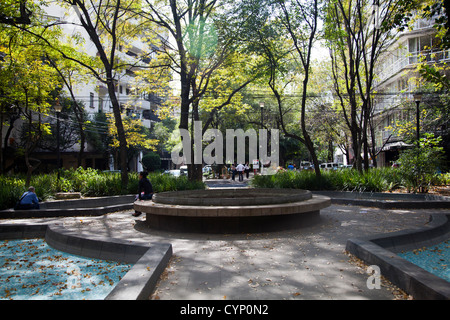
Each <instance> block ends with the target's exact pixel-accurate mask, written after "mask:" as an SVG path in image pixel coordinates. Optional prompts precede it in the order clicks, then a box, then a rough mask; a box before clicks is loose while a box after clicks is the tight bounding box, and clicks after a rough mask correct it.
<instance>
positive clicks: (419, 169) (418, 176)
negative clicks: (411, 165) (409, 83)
mask: <svg viewBox="0 0 450 320" xmlns="http://www.w3.org/2000/svg"><path fill="white" fill-rule="evenodd" d="M414 101H415V102H416V135H417V137H416V139H417V160H416V162H417V163H416V165H417V186H418V188H419V192H420V191H421V190H422V187H421V183H420V181H421V171H422V170H421V168H420V109H419V106H420V102H421V101H422V95H421V94H420V93H416V94H414Z"/></svg>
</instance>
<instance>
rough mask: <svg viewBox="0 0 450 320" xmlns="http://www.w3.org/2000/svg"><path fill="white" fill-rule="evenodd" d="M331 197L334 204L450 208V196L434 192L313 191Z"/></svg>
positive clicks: (386, 207)
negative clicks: (434, 193)
mask: <svg viewBox="0 0 450 320" xmlns="http://www.w3.org/2000/svg"><path fill="white" fill-rule="evenodd" d="M313 193H314V194H320V195H324V196H327V197H330V198H331V202H332V203H333V204H344V205H356V206H365V207H377V208H382V209H431V208H434V209H449V208H450V197H445V196H438V195H433V194H413V193H411V194H410V193H383V192H350V191H313Z"/></svg>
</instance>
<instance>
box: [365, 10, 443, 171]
mask: <svg viewBox="0 0 450 320" xmlns="http://www.w3.org/2000/svg"><path fill="white" fill-rule="evenodd" d="M434 23H435V19H433V18H432V19H428V20H426V19H419V20H417V21H415V22H414V24H413V26H412V28H411V29H410V30H406V31H403V32H401V33H399V34H398V35H397V36H396V37H395V39H393V41H392V42H391V44H390V45H389V47H388V48H387V50H386V52H385V53H384V54H383V55H382V56H381V57H380V59H379V63H378V66H377V69H376V72H375V74H376V82H375V86H374V92H376V94H375V98H374V100H373V102H374V114H373V126H374V132H375V141H376V148H375V149H376V152H377V153H378V156H377V165H378V166H390V165H392V164H393V162H395V160H396V159H397V157H398V154H399V151H400V150H402V149H404V148H407V147H408V145H407V144H406V143H405V142H404V141H402V137H400V136H398V135H396V133H395V131H393V130H391V129H390V127H392V126H394V125H395V124H396V123H397V121H404V120H410V121H415V119H416V111H417V110H416V107H417V104H416V103H415V100H414V93H415V92H418V91H420V89H419V88H418V86H417V82H416V81H415V80H416V78H417V77H418V74H417V72H416V71H415V70H416V67H417V64H418V63H419V62H420V61H424V60H425V61H427V62H429V63H443V62H449V61H450V50H442V49H441V48H440V46H439V44H440V42H439V39H436V37H435V36H436V30H435V29H434V28H433V25H434Z"/></svg>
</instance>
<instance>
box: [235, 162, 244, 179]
mask: <svg viewBox="0 0 450 320" xmlns="http://www.w3.org/2000/svg"><path fill="white" fill-rule="evenodd" d="M236 170H237V172H238V175H239V181H244V165H243V164H242V163H239V164H238V165H237V167H236Z"/></svg>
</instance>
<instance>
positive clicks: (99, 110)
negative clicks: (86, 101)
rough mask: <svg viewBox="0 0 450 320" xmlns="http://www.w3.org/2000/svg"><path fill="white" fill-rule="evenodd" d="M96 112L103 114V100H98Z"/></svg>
mask: <svg viewBox="0 0 450 320" xmlns="http://www.w3.org/2000/svg"><path fill="white" fill-rule="evenodd" d="M98 112H100V113H101V112H103V98H100V97H99V98H98Z"/></svg>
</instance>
